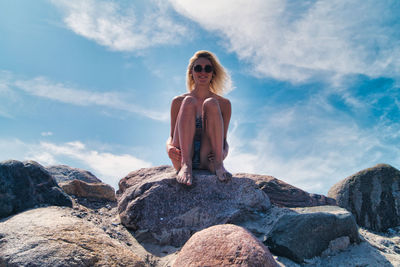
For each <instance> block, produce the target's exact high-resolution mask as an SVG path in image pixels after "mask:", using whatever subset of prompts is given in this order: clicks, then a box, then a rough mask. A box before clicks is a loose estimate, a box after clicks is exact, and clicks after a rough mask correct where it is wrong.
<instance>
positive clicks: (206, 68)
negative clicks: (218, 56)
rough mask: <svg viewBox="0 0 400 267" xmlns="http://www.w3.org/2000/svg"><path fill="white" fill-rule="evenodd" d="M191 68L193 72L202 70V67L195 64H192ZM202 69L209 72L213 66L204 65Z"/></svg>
mask: <svg viewBox="0 0 400 267" xmlns="http://www.w3.org/2000/svg"><path fill="white" fill-rule="evenodd" d="M193 70H194V71H195V72H202V71H203V67H202V66H201V65H196V66H194V68H193ZM204 71H205V72H206V73H210V72H212V71H213V67H212V66H211V65H205V66H204Z"/></svg>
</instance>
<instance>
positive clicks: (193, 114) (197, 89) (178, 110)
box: [167, 51, 232, 185]
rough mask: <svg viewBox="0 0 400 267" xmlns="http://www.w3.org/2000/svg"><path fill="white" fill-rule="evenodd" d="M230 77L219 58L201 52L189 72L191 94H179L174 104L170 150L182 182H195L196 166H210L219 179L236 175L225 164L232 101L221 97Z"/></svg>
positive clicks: (194, 58) (197, 54)
mask: <svg viewBox="0 0 400 267" xmlns="http://www.w3.org/2000/svg"><path fill="white" fill-rule="evenodd" d="M228 81H229V76H228V75H227V73H226V71H225V69H224V68H223V67H222V65H221V64H220V63H219V61H218V59H217V57H216V56H215V55H214V54H212V53H211V52H208V51H198V52H196V53H195V54H194V56H193V57H192V58H191V59H190V61H189V65H188V68H187V72H186V84H187V88H188V91H189V93H186V94H183V95H180V96H177V97H175V98H174V99H173V100H172V104H171V133H170V137H169V138H168V140H167V153H168V156H169V157H170V158H171V161H172V164H173V166H174V168H175V169H176V170H177V172H178V175H177V178H176V180H177V181H178V182H179V183H182V184H186V185H191V184H192V181H193V174H192V169H208V170H210V171H211V172H212V173H215V174H216V175H217V177H218V179H219V180H221V181H227V180H229V179H230V178H231V177H232V174H230V173H229V172H228V171H227V170H226V169H225V167H224V164H223V160H224V159H225V158H226V156H227V155H228V149H229V147H228V143H227V141H226V135H227V132H228V126H229V121H230V118H231V103H230V101H229V100H228V99H226V98H224V97H222V96H221V94H222V93H223V91H224V88H225V86H226V85H227V82H228Z"/></svg>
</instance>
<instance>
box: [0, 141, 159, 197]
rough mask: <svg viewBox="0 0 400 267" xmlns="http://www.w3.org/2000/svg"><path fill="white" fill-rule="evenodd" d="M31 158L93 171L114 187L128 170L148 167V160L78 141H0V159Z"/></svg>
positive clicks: (43, 163) (48, 163)
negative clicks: (103, 149) (106, 150)
mask: <svg viewBox="0 0 400 267" xmlns="http://www.w3.org/2000/svg"><path fill="white" fill-rule="evenodd" d="M8 159H16V160H35V161H37V162H39V163H40V164H42V165H44V166H48V165H54V164H67V165H68V163H69V162H70V164H71V167H79V168H82V169H86V170H89V171H91V172H93V173H94V174H95V175H96V176H97V177H98V178H99V179H100V180H102V181H103V182H104V183H107V184H110V185H111V186H113V187H114V188H116V189H118V182H119V180H120V179H121V178H123V177H124V176H125V175H127V174H128V173H129V172H131V171H134V170H137V169H140V168H146V167H150V166H151V163H150V162H147V161H145V160H141V159H139V158H137V157H134V156H132V155H128V154H113V153H110V152H104V151H99V149H90V148H88V147H87V145H85V144H84V143H82V142H80V141H75V142H68V143H62V144H56V143H50V142H40V143H25V142H23V141H21V140H19V139H7V140H4V139H2V140H0V161H2V160H8ZM75 164H76V165H75Z"/></svg>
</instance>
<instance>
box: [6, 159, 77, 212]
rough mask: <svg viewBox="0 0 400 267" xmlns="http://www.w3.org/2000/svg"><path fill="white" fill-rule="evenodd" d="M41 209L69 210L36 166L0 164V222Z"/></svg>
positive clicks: (61, 194) (58, 190) (12, 162)
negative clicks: (28, 210)
mask: <svg viewBox="0 0 400 267" xmlns="http://www.w3.org/2000/svg"><path fill="white" fill-rule="evenodd" d="M41 205H56V206H68V207H72V201H71V199H70V197H69V196H68V195H66V194H65V193H64V192H63V191H62V190H61V188H60V187H59V186H58V185H57V183H56V182H55V180H54V179H53V177H52V176H51V175H50V174H49V173H48V172H47V171H46V170H45V169H44V168H43V167H42V166H41V165H40V164H39V163H37V162H34V161H25V162H20V161H16V160H8V161H3V162H1V163H0V218H4V217H7V216H10V215H12V214H16V213H18V212H22V211H24V210H27V209H30V208H33V207H35V206H41Z"/></svg>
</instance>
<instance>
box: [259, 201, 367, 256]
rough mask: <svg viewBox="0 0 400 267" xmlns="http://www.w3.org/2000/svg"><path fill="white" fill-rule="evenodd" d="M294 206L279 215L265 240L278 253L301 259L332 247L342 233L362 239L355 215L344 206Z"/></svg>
mask: <svg viewBox="0 0 400 267" xmlns="http://www.w3.org/2000/svg"><path fill="white" fill-rule="evenodd" d="M292 210H293V212H292V213H288V214H285V215H283V216H282V217H280V218H279V219H278V221H277V222H276V223H275V225H274V226H273V228H272V230H271V231H270V232H269V234H268V238H267V240H266V241H265V244H266V245H267V246H268V247H269V249H270V250H271V252H272V253H274V254H276V255H281V256H284V257H287V258H289V259H291V260H294V261H296V262H299V263H301V262H303V261H304V259H309V258H313V257H316V256H320V255H321V253H322V252H323V251H325V250H327V249H331V247H332V245H333V244H334V243H335V242H337V240H338V238H340V237H346V236H347V237H349V240H350V242H351V243H354V242H359V241H360V238H359V235H358V229H357V225H356V222H355V220H354V217H353V215H352V214H351V213H350V212H348V211H347V210H345V209H342V208H339V207H337V206H320V207H308V208H294V209H292ZM332 241H333V242H332Z"/></svg>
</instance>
